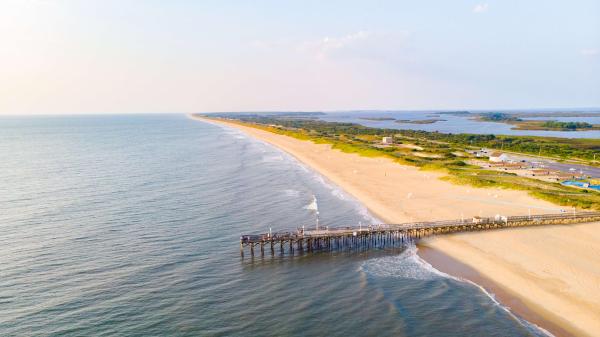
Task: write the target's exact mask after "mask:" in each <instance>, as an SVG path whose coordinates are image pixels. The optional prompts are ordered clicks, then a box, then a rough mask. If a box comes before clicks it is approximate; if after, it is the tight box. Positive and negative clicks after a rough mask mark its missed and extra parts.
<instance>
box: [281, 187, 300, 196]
mask: <svg viewBox="0 0 600 337" xmlns="http://www.w3.org/2000/svg"><path fill="white" fill-rule="evenodd" d="M283 194H285V196H286V197H290V198H296V197H298V196H299V195H300V191H298V190H293V189H286V190H283Z"/></svg>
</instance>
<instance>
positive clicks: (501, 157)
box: [490, 151, 508, 163]
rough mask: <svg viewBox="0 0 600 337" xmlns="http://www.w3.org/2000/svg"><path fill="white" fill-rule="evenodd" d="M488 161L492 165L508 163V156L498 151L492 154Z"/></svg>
mask: <svg viewBox="0 0 600 337" xmlns="http://www.w3.org/2000/svg"><path fill="white" fill-rule="evenodd" d="M490 161H491V162H494V163H503V162H505V161H508V156H507V155H506V153H502V152H498V151H496V152H492V153H491V154H490Z"/></svg>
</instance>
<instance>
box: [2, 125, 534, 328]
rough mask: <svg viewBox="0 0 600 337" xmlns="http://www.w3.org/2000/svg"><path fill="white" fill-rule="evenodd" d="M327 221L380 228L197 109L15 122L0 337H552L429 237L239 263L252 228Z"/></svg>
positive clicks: (9, 153)
mask: <svg viewBox="0 0 600 337" xmlns="http://www.w3.org/2000/svg"><path fill="white" fill-rule="evenodd" d="M315 200H316V201H315ZM313 203H314V205H313ZM317 211H318V214H317ZM317 216H318V217H319V222H320V224H321V225H322V226H327V225H331V226H341V225H356V224H358V223H363V224H367V223H373V222H377V219H375V218H374V217H372V216H371V215H370V214H369V213H368V212H367V210H366V209H365V208H364V207H363V206H361V205H360V204H359V203H358V202H357V201H356V200H354V199H353V198H351V197H350V196H348V195H347V194H346V193H344V192H343V191H341V190H340V189H339V188H337V187H336V186H334V185H333V184H331V183H330V182H329V181H328V180H327V179H325V178H323V177H321V176H319V175H318V174H316V173H314V172H313V171H311V170H310V169H308V168H307V167H305V166H303V165H301V164H300V163H298V162H297V161H296V160H294V159H293V158H292V157H291V156H289V155H287V154H285V153H284V152H282V151H280V150H278V149H275V148H273V147H271V146H269V145H266V144H264V143H261V142H260V141H257V140H254V139H251V138H249V137H247V136H245V135H244V134H242V133H240V132H238V131H236V130H232V129H228V128H224V127H220V126H215V125H211V124H208V123H205V122H200V121H196V120H192V119H190V118H187V117H186V116H185V115H135V116H133V115H130V116H128V115H122V116H119V115H116V116H77V117H75V116H70V117H2V118H0V335H1V336H457V337H458V336H461V337H462V336H541V335H544V332H543V331H542V330H540V329H538V328H536V327H535V326H533V325H531V324H528V323H527V322H525V321H523V320H521V319H519V318H518V317H516V316H515V315H513V314H512V313H511V312H510V310H508V308H505V307H503V306H501V305H500V304H498V303H497V302H495V300H494V299H493V296H490V295H489V294H487V293H485V292H484V291H482V290H481V289H480V288H479V287H478V286H476V285H474V284H471V283H468V282H464V281H461V280H459V279H456V278H453V277H450V276H448V275H445V274H443V273H441V272H438V271H437V270H435V269H433V268H432V267H431V266H429V265H428V264H427V263H425V262H424V261H422V260H421V259H420V258H419V257H418V256H417V255H416V254H415V251H416V248H415V247H408V248H407V249H406V250H404V251H398V250H394V251H389V250H370V251H366V252H365V251H363V252H331V253H319V254H314V255H305V256H295V257H292V256H289V255H284V256H279V255H276V256H275V257H270V254H268V255H267V256H266V257H265V258H261V257H260V256H257V257H255V258H250V257H248V254H247V255H246V257H245V258H244V259H242V258H241V257H240V254H239V237H240V235H241V234H243V233H257V232H259V233H260V232H267V231H268V230H269V229H270V228H271V229H272V230H273V231H280V230H293V229H295V228H296V227H300V226H306V227H308V228H310V227H311V226H315V224H316V221H317Z"/></svg>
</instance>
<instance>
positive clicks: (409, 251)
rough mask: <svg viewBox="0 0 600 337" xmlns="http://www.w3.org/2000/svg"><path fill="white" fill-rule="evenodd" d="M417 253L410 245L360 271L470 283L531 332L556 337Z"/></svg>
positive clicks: (492, 296)
mask: <svg viewBox="0 0 600 337" xmlns="http://www.w3.org/2000/svg"><path fill="white" fill-rule="evenodd" d="M417 251H418V248H417V247H416V246H415V245H414V244H410V245H409V246H407V248H406V249H405V250H404V251H403V252H402V253H401V254H400V255H396V256H385V257H378V258H374V259H370V260H367V261H365V262H363V263H362V264H361V266H360V267H359V270H360V271H362V272H364V273H367V274H369V275H371V276H375V277H397V278H404V279H413V280H423V281H427V280H434V279H442V278H446V279H452V280H455V281H458V282H464V283H468V284H470V285H472V286H474V287H476V288H477V289H479V290H480V291H481V292H483V293H484V294H485V295H486V296H487V297H489V298H490V299H491V300H492V302H493V303H494V305H497V306H498V307H499V308H501V309H502V310H504V311H506V312H507V313H508V314H509V315H510V317H511V318H513V319H514V320H516V321H517V322H519V323H520V324H522V325H523V326H525V327H526V328H527V329H528V330H529V331H531V332H533V333H541V334H543V335H544V336H549V337H553V336H554V335H553V334H552V333H550V332H549V331H547V330H546V329H544V328H542V327H540V326H538V325H536V324H534V323H531V322H529V321H527V320H525V319H522V318H520V317H519V316H517V315H515V314H514V313H513V312H512V311H511V310H510V308H509V307H507V306H505V305H503V304H502V303H500V302H498V300H497V299H496V296H495V295H494V294H493V293H492V292H489V291H488V290H486V289H485V288H484V287H482V286H480V285H479V284H477V283H475V282H473V281H470V280H467V279H464V278H460V277H456V276H452V275H449V274H446V273H444V272H441V271H439V270H437V269H435V268H434V267H433V266H432V265H431V264H429V263H428V262H427V261H425V260H423V259H422V258H421V257H420V256H419V255H418V254H417Z"/></svg>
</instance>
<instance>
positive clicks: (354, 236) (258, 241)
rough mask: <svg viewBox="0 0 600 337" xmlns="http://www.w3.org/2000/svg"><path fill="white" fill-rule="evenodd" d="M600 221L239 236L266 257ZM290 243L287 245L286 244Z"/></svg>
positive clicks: (498, 220)
mask: <svg viewBox="0 0 600 337" xmlns="http://www.w3.org/2000/svg"><path fill="white" fill-rule="evenodd" d="M595 221H600V212H573V213H560V214H543V215H530V216H508V217H506V216H496V217H489V218H480V217H473V218H472V219H468V220H466V219H459V220H445V221H431V222H411V223H403V224H377V225H369V226H350V227H325V229H319V230H304V229H302V228H298V229H296V230H294V231H287V232H275V233H264V234H254V235H242V236H241V237H240V254H241V255H242V257H243V256H244V248H245V247H249V248H250V254H251V255H252V256H254V254H255V252H254V248H255V247H259V248H260V254H261V255H263V256H264V254H265V249H269V250H270V253H271V254H272V255H274V254H275V250H276V248H277V246H279V247H278V248H279V249H278V250H279V252H280V253H281V254H283V253H284V252H285V251H286V250H287V251H289V253H290V254H294V251H298V252H302V253H312V252H316V251H323V250H337V249H354V248H370V247H386V246H388V247H389V246H399V245H404V244H406V243H408V242H411V241H414V240H417V239H419V238H422V237H424V236H430V235H438V234H447V233H457V232H470V231H480V230H490V229H500V228H511V227H526V226H540V225H565V224H574V223H585V222H595ZM286 246H287V247H286Z"/></svg>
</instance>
